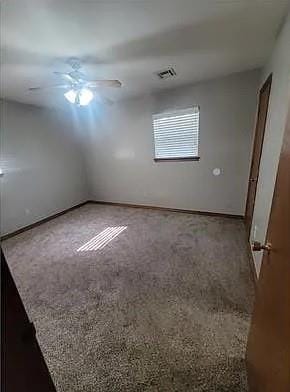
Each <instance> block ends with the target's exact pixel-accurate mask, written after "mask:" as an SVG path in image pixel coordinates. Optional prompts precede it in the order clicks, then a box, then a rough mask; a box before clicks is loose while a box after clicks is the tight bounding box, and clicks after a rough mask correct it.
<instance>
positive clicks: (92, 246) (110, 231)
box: [77, 226, 127, 252]
mask: <svg viewBox="0 0 290 392" xmlns="http://www.w3.org/2000/svg"><path fill="white" fill-rule="evenodd" d="M126 229H127V226H116V227H107V228H106V229H105V230H103V231H101V232H100V233H99V234H98V235H96V236H95V237H93V238H92V239H90V240H89V241H88V242H86V243H85V244H84V245H82V246H81V247H80V248H78V249H77V252H87V251H91V250H99V249H103V248H104V247H105V246H106V245H107V244H108V243H109V242H111V241H112V240H113V239H114V238H116V237H117V236H118V235H119V234H121V233H122V232H123V231H124V230H126Z"/></svg>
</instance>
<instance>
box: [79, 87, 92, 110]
mask: <svg viewBox="0 0 290 392" xmlns="http://www.w3.org/2000/svg"><path fill="white" fill-rule="evenodd" d="M93 98H94V94H93V92H92V91H91V90H89V89H88V88H82V89H81V90H80V91H79V96H78V100H79V105H80V106H87V105H88V104H89V103H90V102H91V100H92V99H93Z"/></svg>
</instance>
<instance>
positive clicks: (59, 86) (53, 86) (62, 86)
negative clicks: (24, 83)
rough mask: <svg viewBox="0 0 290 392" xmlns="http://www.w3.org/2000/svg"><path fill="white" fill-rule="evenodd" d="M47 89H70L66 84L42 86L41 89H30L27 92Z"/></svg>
mask: <svg viewBox="0 0 290 392" xmlns="http://www.w3.org/2000/svg"><path fill="white" fill-rule="evenodd" d="M49 88H64V89H66V88H71V86H70V85H67V84H55V85H51V86H42V87H30V88H29V89H28V90H29V91H37V90H46V89H49Z"/></svg>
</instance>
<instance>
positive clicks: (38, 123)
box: [0, 102, 88, 235]
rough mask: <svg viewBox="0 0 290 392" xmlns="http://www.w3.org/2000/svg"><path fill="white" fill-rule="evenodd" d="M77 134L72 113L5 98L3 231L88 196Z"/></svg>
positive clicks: (52, 212) (25, 224)
mask: <svg viewBox="0 0 290 392" xmlns="http://www.w3.org/2000/svg"><path fill="white" fill-rule="evenodd" d="M77 136H78V135H77V134H76V132H75V129H74V127H73V124H72V122H71V121H70V117H69V115H68V114H64V113H63V114H62V112H60V111H55V110H49V109H40V108H37V107H35V106H30V105H22V104H17V103H12V102H1V168H2V170H3V171H4V176H3V177H1V179H0V186H1V234H2V235H3V234H6V233H10V232H13V231H15V230H17V229H19V228H21V227H24V226H27V225H29V224H31V223H34V222H36V221H38V220H40V219H42V218H45V217H47V216H49V215H52V214H54V213H56V212H59V211H62V210H64V209H66V208H69V207H71V206H73V205H76V204H78V203H80V202H82V201H85V200H87V198H88V192H87V178H86V173H85V171H84V161H83V157H82V154H81V150H80V145H79V140H78V137H77Z"/></svg>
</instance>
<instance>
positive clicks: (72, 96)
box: [64, 90, 77, 103]
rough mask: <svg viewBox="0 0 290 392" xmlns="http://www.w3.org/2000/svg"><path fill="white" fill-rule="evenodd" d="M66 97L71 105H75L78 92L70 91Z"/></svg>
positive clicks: (65, 94)
mask: <svg viewBox="0 0 290 392" xmlns="http://www.w3.org/2000/svg"><path fill="white" fill-rule="evenodd" d="M64 96H65V97H66V99H67V100H68V101H69V102H70V103H75V101H76V97H77V92H76V91H75V90H69V91H67V92H66V93H64Z"/></svg>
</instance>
